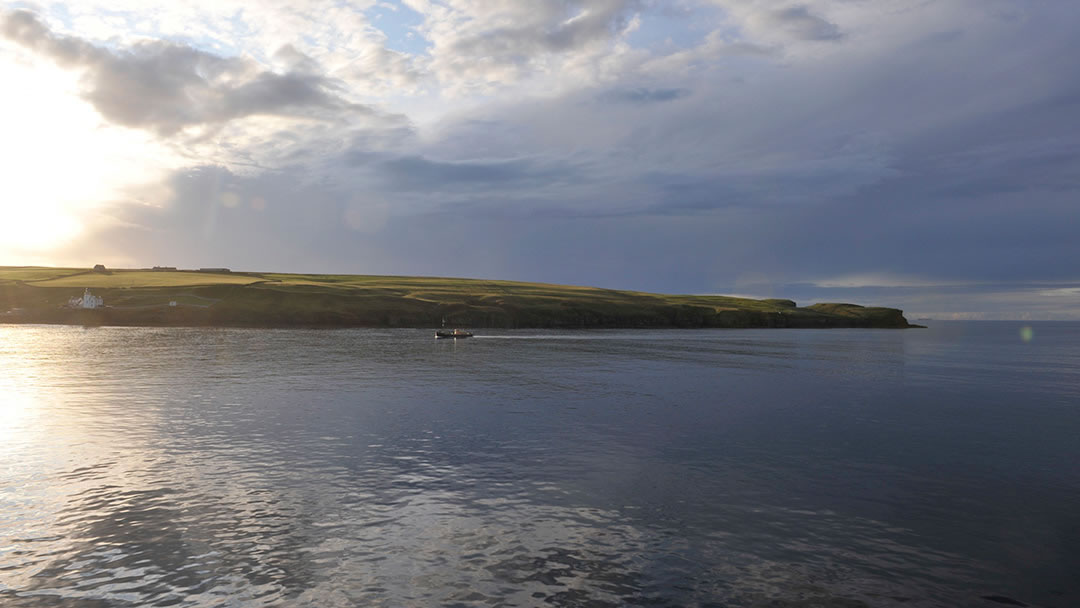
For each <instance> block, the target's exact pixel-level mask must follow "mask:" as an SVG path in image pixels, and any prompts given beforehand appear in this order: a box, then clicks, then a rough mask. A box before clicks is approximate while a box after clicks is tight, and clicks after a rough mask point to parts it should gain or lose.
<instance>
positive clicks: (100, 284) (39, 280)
mask: <svg viewBox="0 0 1080 608" xmlns="http://www.w3.org/2000/svg"><path fill="white" fill-rule="evenodd" d="M9 276H10V277H11V278H14V275H9V274H8V272H7V269H0V279H5V278H9ZM29 276H30V277H33V278H20V279H17V280H20V281H23V282H26V283H31V284H33V285H35V286H37V287H74V288H80V289H83V288H87V287H89V288H91V289H127V288H132V287H191V286H195V285H249V284H251V283H255V282H256V281H261V280H262V279H260V278H257V277H251V276H246V275H240V274H211V273H203V272H170V271H166V272H153V271H140V270H117V271H110V272H108V273H97V272H86V271H83V272H81V273H78V274H76V273H65V274H60V275H52V276H50V275H48V274H47V273H45V272H38V273H32V274H29Z"/></svg>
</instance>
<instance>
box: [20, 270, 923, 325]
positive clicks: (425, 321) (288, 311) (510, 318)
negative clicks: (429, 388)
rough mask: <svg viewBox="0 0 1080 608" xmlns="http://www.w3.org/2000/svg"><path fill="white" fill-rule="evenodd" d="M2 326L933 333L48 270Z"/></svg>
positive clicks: (544, 288)
mask: <svg viewBox="0 0 1080 608" xmlns="http://www.w3.org/2000/svg"><path fill="white" fill-rule="evenodd" d="M25 278H30V279H31V280H25ZM84 290H85V294H87V295H88V296H89V297H90V298H92V302H91V304H90V306H89V307H87V308H80V307H77V304H78V301H79V297H78V296H81V295H82V294H83V293H84ZM91 290H92V293H91ZM73 302H74V303H75V304H73ZM73 306H75V307H73ZM4 311H7V312H4ZM0 323H14V324H51V325H83V326H129V327H250V328H328V329H330V328H364V327H368V328H426V329H429V328H438V327H443V326H446V327H469V328H480V329H679V328H685V329H705V328H821V329H826V328H887V329H908V328H914V327H921V326H919V325H914V324H911V323H909V322H908V321H907V319H906V318H904V316H903V312H902V311H900V310H898V309H895V308H883V307H864V306H859V305H855V304H827V303H820V304H814V305H811V306H804V307H800V306H797V305H796V303H795V302H793V301H791V300H783V299H766V300H754V299H748V298H733V297H728V296H717V295H672V294H655V293H645V292H633V291H622V290H611V289H600V288H594V287H578V286H567V285H550V284H542V283H524V282H513V281H489V280H480V279H455V278H437V277H384V276H365V275H285V274H273V273H234V272H228V271H224V272H221V273H205V272H196V271H169V272H155V271H142V270H117V271H108V272H106V273H95V272H89V271H85V270H80V269H39V268H36V269H4V268H0Z"/></svg>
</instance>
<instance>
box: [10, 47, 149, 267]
mask: <svg viewBox="0 0 1080 608" xmlns="http://www.w3.org/2000/svg"><path fill="white" fill-rule="evenodd" d="M0 82H4V83H6V85H7V87H8V90H7V92H5V94H4V95H2V96H0V115H3V116H5V117H7V120H6V124H5V125H4V129H3V132H2V135H0V167H3V170H4V173H3V178H2V179H0V260H2V262H3V263H8V264H10V263H25V262H31V261H32V262H45V263H48V262H52V261H54V258H53V257H52V255H53V254H54V253H55V252H56V251H57V250H59V249H62V248H63V247H65V246H66V245H69V244H70V243H71V241H72V240H73V239H74V238H76V237H77V236H78V235H79V234H80V232H82V231H83V230H84V229H85V228H86V226H87V223H88V221H90V220H93V219H94V212H95V211H97V210H99V209H100V208H101V207H102V206H103V205H105V204H107V203H109V202H113V201H115V200H117V198H118V196H120V195H121V193H122V191H123V188H124V187H125V186H127V185H129V184H132V183H140V182H143V181H145V180H146V179H147V178H148V173H151V172H152V171H153V168H154V166H155V165H156V164H157V161H160V160H161V159H160V156H161V151H160V149H159V150H154V149H153V148H159V147H158V146H155V145H153V144H152V142H150V141H149V140H148V139H147V137H146V136H145V135H143V134H141V133H139V132H135V131H132V130H129V129H122V128H116V127H111V126H108V125H106V124H105V123H104V121H103V120H102V119H101V117H100V116H99V115H98V114H97V112H96V111H95V110H94V109H93V107H92V106H90V105H89V104H88V103H86V102H85V101H83V100H82V99H80V98H79V94H78V74H74V73H70V72H65V71H63V70H60V69H58V68H55V67H53V66H52V65H50V64H47V63H43V62H38V61H31V60H27V59H25V58H22V59H18V60H16V59H13V57H12V56H11V55H10V54H7V53H4V52H2V51H0Z"/></svg>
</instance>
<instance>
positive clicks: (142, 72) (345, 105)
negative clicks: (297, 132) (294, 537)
mask: <svg viewBox="0 0 1080 608" xmlns="http://www.w3.org/2000/svg"><path fill="white" fill-rule="evenodd" d="M0 32H2V33H3V35H4V36H5V37H7V38H8V39H10V40H12V41H14V42H17V43H18V44H20V45H22V46H24V47H26V48H28V49H30V50H32V51H34V52H35V53H38V54H40V55H43V56H45V57H48V58H50V59H52V60H53V61H55V62H57V63H58V64H59V65H61V66H63V67H66V68H78V69H82V70H84V71H85V72H84V76H83V86H84V89H85V90H84V92H83V95H84V98H85V99H86V100H87V101H89V102H90V103H91V104H93V106H94V107H95V108H96V109H97V110H98V112H100V113H101V115H102V116H103V117H105V118H106V119H107V120H109V121H110V122H113V123H115V124H118V125H123V126H127V127H134V128H140V129H146V130H150V131H153V132H155V133H157V134H159V135H162V136H169V135H174V134H176V133H178V132H180V131H182V130H184V129H187V128H189V127H203V126H210V127H213V126H216V125H220V124H223V123H226V122H229V121H231V120H236V119H240V118H245V117H248V116H259V115H276V116H290V117H304V118H315V119H321V120H337V119H339V118H340V117H341V116H343V115H349V114H358V115H367V116H371V115H374V114H375V112H374V111H373V110H372V109H371V108H369V107H367V106H364V105H360V104H356V103H352V102H349V101H348V100H346V99H345V97H344V96H343V95H342V94H341V93H342V85H341V83H339V82H337V81H335V80H333V79H331V78H328V77H326V76H324V75H320V74H318V73H315V72H313V70H312V67H311V62H310V61H300V62H297V63H298V65H299V67H298V68H294V69H293V70H291V71H288V72H286V73H281V74H279V73H275V72H271V71H267V70H263V69H261V68H260V67H259V66H258V64H256V63H255V62H254V61H252V60H250V59H246V58H241V57H231V58H229V57H220V56H218V55H214V54H211V53H207V52H205V51H201V50H198V49H194V48H192V47H189V46H185V45H180V44H176V43H171V42H164V41H144V42H138V43H136V44H134V45H132V46H130V47H129V48H127V49H124V50H120V51H113V50H110V49H107V48H104V47H99V46H95V45H93V44H90V43H89V42H87V41H85V40H82V39H80V38H78V37H74V36H62V35H57V34H54V33H53V32H52V31H50V30H49V28H48V27H47V26H46V25H45V24H44V23H42V22H41V21H40V20H39V19H38V17H37V16H36V15H34V14H33V13H30V12H28V11H15V12H12V13H9V14H7V15H5V16H4V17H3V20H2V22H0ZM291 54H292V55H293V56H294V57H293V58H294V59H295V55H296V51H295V49H293V50H291Z"/></svg>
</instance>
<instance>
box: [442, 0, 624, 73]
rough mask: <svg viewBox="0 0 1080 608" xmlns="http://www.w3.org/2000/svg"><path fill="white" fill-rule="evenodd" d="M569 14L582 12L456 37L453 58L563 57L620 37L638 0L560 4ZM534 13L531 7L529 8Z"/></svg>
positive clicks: (513, 59) (515, 61)
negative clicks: (549, 55) (547, 55)
mask: <svg viewBox="0 0 1080 608" xmlns="http://www.w3.org/2000/svg"><path fill="white" fill-rule="evenodd" d="M555 4H558V5H561V6H564V7H565V10H566V11H570V12H573V10H575V9H576V10H580V11H581V12H580V13H579V14H578V15H576V16H575V17H574V18H572V19H567V18H566V17H567V15H566V14H563V13H562V12H561V11H549V13H550V14H549V15H548V17H549V18H548V19H547V20H546V21H545V22H543V23H537V22H535V21H532V22H529V23H523V24H521V25H503V26H499V27H490V28H486V29H483V30H482V31H479V32H476V33H469V34H465V35H462V36H460V37H455V38H454V39H453V40H452V42H451V44H450V51H451V53H452V55H455V56H464V57H479V58H483V60H484V61H493V62H495V63H509V64H520V63H526V62H528V61H530V60H531V59H532V58H534V57H535V56H536V55H537V54H539V53H563V52H568V51H573V50H576V49H579V48H581V47H584V46H587V45H590V44H593V43H596V42H602V41H609V40H612V39H613V38H615V37H616V36H618V35H620V34H621V33H622V32H624V31H626V29H627V28H628V27H629V25H630V19H629V17H630V14H631V13H632V11H633V10H634V9H635V8H637V7H638V6H639V5H640V2H639V1H638V0H593V1H592V2H559V3H555ZM529 10H532V7H529Z"/></svg>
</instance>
